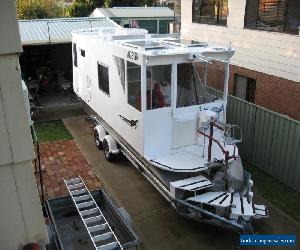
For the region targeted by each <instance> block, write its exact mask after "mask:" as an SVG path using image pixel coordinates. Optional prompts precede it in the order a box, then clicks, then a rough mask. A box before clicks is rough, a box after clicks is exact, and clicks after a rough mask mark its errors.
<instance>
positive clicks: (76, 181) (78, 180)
mask: <svg viewBox="0 0 300 250" xmlns="http://www.w3.org/2000/svg"><path fill="white" fill-rule="evenodd" d="M80 182H81V179H80V178H74V179H70V180H67V181H66V183H67V184H68V185H72V184H78V183H80Z"/></svg>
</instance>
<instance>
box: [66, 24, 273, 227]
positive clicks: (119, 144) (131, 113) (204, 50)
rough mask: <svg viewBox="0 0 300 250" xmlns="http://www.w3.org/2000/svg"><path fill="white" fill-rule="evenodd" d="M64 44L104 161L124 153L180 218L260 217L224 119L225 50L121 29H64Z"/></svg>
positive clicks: (238, 137) (229, 221)
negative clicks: (217, 88)
mask: <svg viewBox="0 0 300 250" xmlns="http://www.w3.org/2000/svg"><path fill="white" fill-rule="evenodd" d="M72 46H73V47H72V50H73V87H74V91H75V93H76V94H77V95H78V97H79V98H80V99H81V100H82V101H83V102H84V103H85V104H86V106H87V107H88V110H89V113H90V115H91V120H92V121H93V122H94V124H95V126H94V135H95V143H96V146H97V147H98V148H99V149H100V150H103V152H104V155H105V158H106V159H107V160H108V161H111V160H113V159H114V158H115V157H118V155H120V154H123V155H124V156H126V157H127V158H128V159H129V160H130V161H131V162H132V164H133V165H134V166H135V167H136V168H137V169H138V170H139V171H140V172H141V173H142V174H143V175H144V176H145V178H146V179H147V180H148V181H149V182H150V183H151V184H152V185H153V186H154V187H155V188H156V189H157V190H158V191H159V192H160V193H161V194H162V195H163V197H165V198H166V199H167V200H168V201H169V202H170V204H171V205H172V206H173V207H174V208H175V209H176V210H177V211H178V213H179V214H181V215H183V216H185V217H188V218H190V219H194V220H199V221H202V222H206V223H210V224H216V225H220V226H224V227H227V228H230V229H233V230H235V231H238V232H244V233H245V232H247V233H251V232H253V228H252V225H251V222H252V221H253V220H254V219H260V218H265V217H268V210H267V208H266V206H265V205H262V204H255V203H253V192H252V190H251V188H252V185H253V181H252V180H251V175H250V174H249V173H248V172H247V171H246V170H244V169H243V166H242V161H241V158H240V156H239V151H238V147H237V144H238V143H240V142H241V141H242V131H241V129H240V128H239V126H237V125H232V124H228V123H226V106H227V93H228V79H229V65H230V58H231V57H232V56H233V55H234V49H233V48H231V47H230V46H229V47H224V46H217V45H214V44H209V43H206V42H199V41H193V40H185V39H182V38H181V37H180V35H178V34H164V35H149V34H148V33H147V31H146V30H143V29H124V28H101V29H90V30H84V31H77V32H74V33H73V39H72ZM215 67H217V68H218V69H219V74H218V75H211V74H210V72H211V69H212V68H215ZM210 81H214V82H217V84H222V85H223V86H224V94H223V98H218V97H217V96H215V95H213V94H212V91H210V87H209V86H208V83H210Z"/></svg>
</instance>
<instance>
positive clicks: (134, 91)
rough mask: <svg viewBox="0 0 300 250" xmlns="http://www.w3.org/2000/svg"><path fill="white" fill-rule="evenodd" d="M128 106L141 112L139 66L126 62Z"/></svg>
mask: <svg viewBox="0 0 300 250" xmlns="http://www.w3.org/2000/svg"><path fill="white" fill-rule="evenodd" d="M127 87H128V89H127V90H128V92H127V93H128V104H129V105H131V106H132V107H134V108H136V109H137V110H139V111H141V66H140V65H137V64H135V63H132V62H127Z"/></svg>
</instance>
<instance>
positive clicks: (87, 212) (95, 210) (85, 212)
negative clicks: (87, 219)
mask: <svg viewBox="0 0 300 250" xmlns="http://www.w3.org/2000/svg"><path fill="white" fill-rule="evenodd" d="M80 213H81V215H82V216H87V215H91V214H95V213H100V214H101V212H100V210H99V209H98V208H92V209H88V210H84V211H82V212H80Z"/></svg>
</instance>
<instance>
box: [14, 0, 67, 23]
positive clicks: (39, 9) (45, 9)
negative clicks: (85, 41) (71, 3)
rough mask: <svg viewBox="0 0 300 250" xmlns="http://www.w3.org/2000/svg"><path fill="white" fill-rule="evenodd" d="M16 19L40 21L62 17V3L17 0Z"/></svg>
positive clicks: (52, 0) (40, 0)
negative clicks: (41, 19)
mask: <svg viewBox="0 0 300 250" xmlns="http://www.w3.org/2000/svg"><path fill="white" fill-rule="evenodd" d="M17 15H18V19H40V18H53V17H63V16H64V6H63V2H60V1H55V0H18V1H17Z"/></svg>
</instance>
